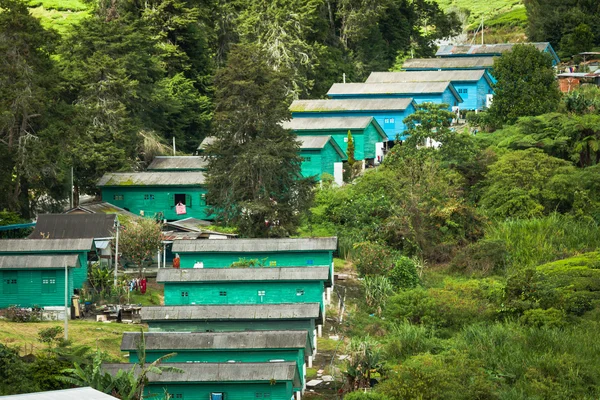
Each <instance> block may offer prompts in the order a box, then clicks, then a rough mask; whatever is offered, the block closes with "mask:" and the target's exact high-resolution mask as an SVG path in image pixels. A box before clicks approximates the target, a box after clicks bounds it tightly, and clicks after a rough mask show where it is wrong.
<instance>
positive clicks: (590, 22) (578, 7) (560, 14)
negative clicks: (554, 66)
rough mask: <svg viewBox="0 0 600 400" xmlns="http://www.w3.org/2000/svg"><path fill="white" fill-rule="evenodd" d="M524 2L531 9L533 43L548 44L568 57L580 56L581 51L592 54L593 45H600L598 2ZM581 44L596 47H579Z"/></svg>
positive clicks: (529, 18)
mask: <svg viewBox="0 0 600 400" xmlns="http://www.w3.org/2000/svg"><path fill="white" fill-rule="evenodd" d="M524 3H525V7H526V9H527V22H528V24H527V31H528V35H527V36H528V37H529V40H531V41H533V42H545V41H548V42H550V43H551V44H552V46H554V48H555V49H557V50H558V51H559V53H560V54H561V55H562V56H566V57H569V56H571V55H573V54H576V52H578V51H579V50H581V49H583V50H582V51H589V50H590V49H591V48H592V47H593V45H598V44H599V43H600V24H599V23H598V17H599V16H600V7H598V3H597V2H595V1H580V0H525V2H524ZM590 33H591V34H590ZM592 40H593V41H592ZM578 41H579V43H578ZM580 44H585V45H589V44H592V46H590V47H585V48H583V46H582V47H581V48H578V46H579V45H580Z"/></svg>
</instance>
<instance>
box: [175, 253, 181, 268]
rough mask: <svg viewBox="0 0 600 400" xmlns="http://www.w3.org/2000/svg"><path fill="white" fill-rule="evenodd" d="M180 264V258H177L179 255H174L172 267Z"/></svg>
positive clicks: (177, 266)
mask: <svg viewBox="0 0 600 400" xmlns="http://www.w3.org/2000/svg"><path fill="white" fill-rule="evenodd" d="M180 265H181V260H180V259H179V256H176V257H175V258H174V259H173V268H179V266H180Z"/></svg>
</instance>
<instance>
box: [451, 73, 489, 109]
mask: <svg viewBox="0 0 600 400" xmlns="http://www.w3.org/2000/svg"><path fill="white" fill-rule="evenodd" d="M452 84H453V85H454V88H455V89H456V91H457V92H458V94H459V95H460V97H462V98H463V102H462V103H460V108H461V110H483V109H485V99H486V95H487V94H493V89H492V87H491V86H490V84H489V83H488V82H487V80H486V79H485V78H481V79H480V80H479V81H477V82H452Z"/></svg>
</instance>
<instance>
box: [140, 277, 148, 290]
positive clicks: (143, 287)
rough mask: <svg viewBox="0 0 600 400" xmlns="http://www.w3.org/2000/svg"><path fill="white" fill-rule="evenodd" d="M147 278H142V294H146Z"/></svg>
mask: <svg viewBox="0 0 600 400" xmlns="http://www.w3.org/2000/svg"><path fill="white" fill-rule="evenodd" d="M146 284H147V281H146V278H142V280H141V281H140V291H141V292H142V294H146Z"/></svg>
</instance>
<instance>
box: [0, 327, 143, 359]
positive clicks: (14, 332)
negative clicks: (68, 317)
mask: <svg viewBox="0 0 600 400" xmlns="http://www.w3.org/2000/svg"><path fill="white" fill-rule="evenodd" d="M57 325H58V326H64V322H62V321H61V322H54V321H52V322H31V323H19V322H8V321H4V320H0V343H2V344H5V345H9V346H11V347H15V346H16V347H20V348H21V349H22V353H24V354H25V353H29V352H30V351H31V350H33V351H34V352H35V351H37V350H40V349H43V348H45V345H44V344H42V343H40V342H39V341H38V340H37V335H38V332H39V331H40V329H44V328H50V327H52V326H57ZM140 329H144V330H147V327H146V326H145V325H132V324H118V323H102V322H91V321H79V320H73V321H69V339H70V340H72V341H73V344H76V345H86V346H90V347H92V348H94V349H95V348H96V347H98V348H100V349H101V350H104V351H106V352H107V353H109V354H110V355H111V356H112V357H116V358H122V355H121V350H120V347H121V338H122V336H123V332H132V331H134V332H139V330H140Z"/></svg>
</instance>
